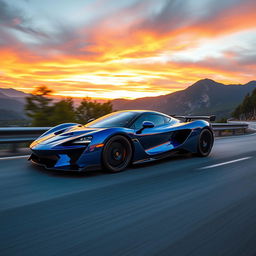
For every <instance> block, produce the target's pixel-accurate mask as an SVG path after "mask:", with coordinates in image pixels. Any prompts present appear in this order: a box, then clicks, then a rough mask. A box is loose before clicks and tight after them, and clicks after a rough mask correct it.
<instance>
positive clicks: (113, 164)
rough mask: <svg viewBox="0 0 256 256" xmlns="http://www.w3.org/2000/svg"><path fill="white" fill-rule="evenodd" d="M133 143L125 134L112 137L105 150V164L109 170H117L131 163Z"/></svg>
mask: <svg viewBox="0 0 256 256" xmlns="http://www.w3.org/2000/svg"><path fill="white" fill-rule="evenodd" d="M131 155H132V150H131V145H130V142H129V141H128V139H126V138H125V137H123V136H114V137H112V138H111V139H110V140H109V141H108V142H107V143H106V145H105V147H104V150H103V164H104V165H105V167H107V169H108V170H110V171H112V172H117V171H121V170H123V169H125V168H126V167H127V165H128V164H129V163H130V160H131Z"/></svg>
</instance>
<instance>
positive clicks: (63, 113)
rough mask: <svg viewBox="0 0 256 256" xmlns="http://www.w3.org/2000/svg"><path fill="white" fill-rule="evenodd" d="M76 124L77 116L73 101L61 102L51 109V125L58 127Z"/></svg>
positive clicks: (65, 100)
mask: <svg viewBox="0 0 256 256" xmlns="http://www.w3.org/2000/svg"><path fill="white" fill-rule="evenodd" d="M70 122H76V114H75V109H74V104H73V100H72V99H71V98H68V99H64V100H61V101H59V102H57V103H55V104H54V105H53V106H52V107H51V115H50V117H49V125H50V126H53V125H57V124H60V123H70Z"/></svg>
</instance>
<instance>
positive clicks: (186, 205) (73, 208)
mask: <svg viewBox="0 0 256 256" xmlns="http://www.w3.org/2000/svg"><path fill="white" fill-rule="evenodd" d="M0 255H1V256H8V255H19V256H21V255H26V256H28V255H33V256H34V255H37V256H40V255H59V256H65V255H83V256H90V255H104V256H108V255H111V256H116V255H122V256H124V255H139V256H142V255H147V256H149V255H172V256H176V255H189V256H191V255H196V256H198V255H203V256H211V255H212V256H219V255H237V256H243V255H246V256H250V255H256V135H244V136H237V137H226V138H220V139H217V140H216V143H215V145H214V148H213V151H212V153H211V155H210V156H209V157H208V158H196V157H190V156H183V157H173V158H170V159H168V160H163V161H158V162H154V163H151V164H146V165H145V164H144V165H141V166H136V167H132V168H130V169H128V170H127V171H125V172H122V173H118V174H104V173H103V172H95V173H91V174H88V175H75V174H72V175H71V174H58V173H51V172H47V171H44V170H43V169H42V168H35V167H34V166H31V165H30V163H29V162H27V161H26V159H25V158H2V159H1V160H0Z"/></svg>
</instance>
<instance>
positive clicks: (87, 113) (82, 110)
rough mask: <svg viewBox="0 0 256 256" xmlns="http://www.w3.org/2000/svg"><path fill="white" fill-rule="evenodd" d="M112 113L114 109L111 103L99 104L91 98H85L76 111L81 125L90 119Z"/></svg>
mask: <svg viewBox="0 0 256 256" xmlns="http://www.w3.org/2000/svg"><path fill="white" fill-rule="evenodd" d="M112 111H113V108H112V104H111V102H110V101H108V102H105V103H99V102H96V101H91V100H90V99H89V98H85V99H83V101H82V102H81V103H80V105H79V107H78V108H77V109H76V115H77V119H78V121H79V122H80V123H87V122H88V121H89V120H90V119H96V118H98V117H101V116H104V115H106V114H109V113H111V112H112Z"/></svg>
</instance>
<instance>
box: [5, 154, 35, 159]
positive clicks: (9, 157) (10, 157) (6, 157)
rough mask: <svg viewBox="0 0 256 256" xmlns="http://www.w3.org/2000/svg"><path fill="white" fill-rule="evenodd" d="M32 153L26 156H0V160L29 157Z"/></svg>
mask: <svg viewBox="0 0 256 256" xmlns="http://www.w3.org/2000/svg"><path fill="white" fill-rule="evenodd" d="M29 156H30V155H25V156H5V157H0V160H10V159H19V158H27V157H29Z"/></svg>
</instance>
